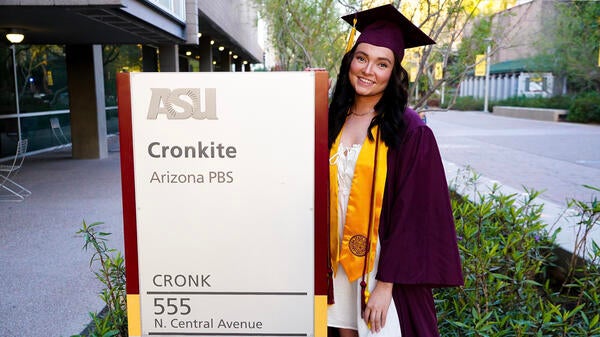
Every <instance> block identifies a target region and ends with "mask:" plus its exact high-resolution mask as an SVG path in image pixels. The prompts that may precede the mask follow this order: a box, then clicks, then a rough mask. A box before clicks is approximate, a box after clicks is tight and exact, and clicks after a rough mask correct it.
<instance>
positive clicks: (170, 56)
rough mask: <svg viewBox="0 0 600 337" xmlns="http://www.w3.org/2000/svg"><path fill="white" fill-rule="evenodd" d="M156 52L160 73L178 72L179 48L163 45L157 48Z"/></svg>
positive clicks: (174, 45)
mask: <svg viewBox="0 0 600 337" xmlns="http://www.w3.org/2000/svg"><path fill="white" fill-rule="evenodd" d="M158 52H159V57H158V60H159V69H160V71H163V72H168V71H172V72H177V71H179V46H177V45H176V44H169V45H165V44H163V45H160V46H159V47H158Z"/></svg>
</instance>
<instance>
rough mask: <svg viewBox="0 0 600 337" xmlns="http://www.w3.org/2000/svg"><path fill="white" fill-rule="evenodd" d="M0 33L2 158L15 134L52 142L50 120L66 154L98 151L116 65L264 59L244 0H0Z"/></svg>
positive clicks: (208, 66)
mask: <svg viewBox="0 0 600 337" xmlns="http://www.w3.org/2000/svg"><path fill="white" fill-rule="evenodd" d="M0 32H2V33H3V34H2V39H1V40H2V42H0V91H1V92H2V94H0V160H1V159H2V158H6V157H8V156H10V155H11V154H14V150H15V147H16V142H17V141H18V139H21V138H27V139H29V144H30V152H32V151H33V152H35V151H44V150H47V149H48V148H52V147H53V146H55V145H57V144H56V140H55V139H54V138H53V134H52V132H51V129H50V119H51V118H58V120H59V121H60V124H61V127H62V129H63V130H64V131H65V134H67V136H68V137H69V139H70V140H71V143H72V154H73V157H74V158H104V157H106V156H107V155H108V148H107V134H110V133H116V132H118V118H117V116H118V111H117V108H116V99H117V98H116V87H115V74H116V72H120V71H207V72H212V71H250V70H251V65H253V64H258V63H262V59H263V52H262V50H261V48H260V46H259V43H258V37H257V14H256V11H255V10H254V8H253V7H252V6H251V1H250V0H223V1H209V0H86V1H73V0H5V1H2V2H0ZM9 32H17V33H20V34H22V35H23V36H24V39H23V41H22V42H20V43H14V44H11V43H10V42H9V41H8V40H7V39H5V38H4V35H5V34H7V33H9Z"/></svg>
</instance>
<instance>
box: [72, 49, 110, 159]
mask: <svg viewBox="0 0 600 337" xmlns="http://www.w3.org/2000/svg"><path fill="white" fill-rule="evenodd" d="M65 53H66V61H67V83H68V86H69V108H70V110H71V139H72V143H73V151H72V153H73V158H77V159H102V158H106V157H108V147H107V144H106V106H105V103H104V74H103V66H102V46H101V45H67V46H66V48H65Z"/></svg>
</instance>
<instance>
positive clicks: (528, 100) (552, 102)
mask: <svg viewBox="0 0 600 337" xmlns="http://www.w3.org/2000/svg"><path fill="white" fill-rule="evenodd" d="M572 103H573V97H572V96H554V97H541V96H534V97H526V96H513V97H509V98H507V99H503V100H499V101H493V102H492V103H491V105H492V106H494V105H498V106H519V107H526V108H545V109H569V107H570V106H571V104H572Z"/></svg>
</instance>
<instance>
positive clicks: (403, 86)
mask: <svg viewBox="0 0 600 337" xmlns="http://www.w3.org/2000/svg"><path fill="white" fill-rule="evenodd" d="M355 50H356V45H355V46H354V47H353V48H352V49H351V50H350V51H349V52H347V53H346V55H344V57H343V58H342V64H341V65H340V72H339V75H338V77H337V82H336V84H335V88H334V91H333V97H332V99H331V104H330V105H329V148H331V147H332V146H333V143H334V142H335V139H336V138H337V136H338V134H339V133H340V132H341V130H342V127H343V126H344V122H345V121H346V117H347V116H348V110H349V109H350V107H351V106H352V104H353V103H354V96H355V91H354V88H353V87H352V85H351V84H350V79H349V76H348V72H349V71H350V63H352V58H353V57H354V51H355ZM394 56H395V57H394V59H395V61H394V68H393V69H392V75H391V76H390V80H389V82H388V85H387V87H386V88H385V91H384V92H383V96H382V97H381V99H380V100H379V102H377V104H376V105H375V111H376V115H375V117H373V120H372V121H371V124H370V125H369V130H368V132H367V135H368V137H369V139H370V140H373V139H374V138H373V134H372V132H371V128H373V126H375V125H379V129H380V132H381V139H382V140H383V141H384V143H385V145H387V146H388V147H389V148H394V147H396V146H397V145H398V144H399V143H400V140H401V137H402V130H403V127H404V120H403V116H404V110H405V109H406V104H407V102H408V73H407V72H406V70H405V69H404V68H402V65H401V64H400V60H399V59H398V56H397V55H394Z"/></svg>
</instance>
